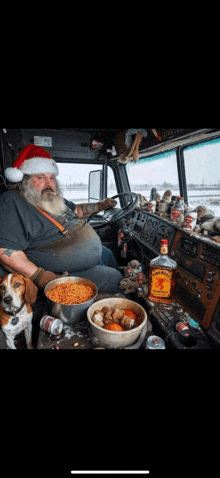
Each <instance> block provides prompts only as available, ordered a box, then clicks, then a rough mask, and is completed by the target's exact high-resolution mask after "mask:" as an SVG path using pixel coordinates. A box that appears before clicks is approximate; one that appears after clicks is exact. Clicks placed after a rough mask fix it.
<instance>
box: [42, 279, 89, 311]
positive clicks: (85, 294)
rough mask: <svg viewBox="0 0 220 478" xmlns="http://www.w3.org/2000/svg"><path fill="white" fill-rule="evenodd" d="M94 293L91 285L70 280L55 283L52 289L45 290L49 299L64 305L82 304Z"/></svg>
mask: <svg viewBox="0 0 220 478" xmlns="http://www.w3.org/2000/svg"><path fill="white" fill-rule="evenodd" d="M94 294H95V291H94V290H93V289H92V287H90V286H88V285H84V284H76V283H75V282H71V281H68V282H64V283H63V284H57V285H56V287H55V288H54V289H52V290H48V291H47V292H46V296H47V297H48V298H49V299H50V300H52V301H53V302H58V303H59V304H64V305H74V304H82V303H83V302H87V301H88V300H90V299H92V297H93V296H94Z"/></svg>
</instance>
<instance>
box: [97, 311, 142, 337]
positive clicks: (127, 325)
mask: <svg viewBox="0 0 220 478" xmlns="http://www.w3.org/2000/svg"><path fill="white" fill-rule="evenodd" d="M92 321H93V322H94V324H96V325H98V326H99V327H102V328H103V329H107V330H111V331H114V332H123V331H125V330H130V329H134V328H135V327H137V326H138V325H139V321H138V317H137V315H136V314H135V313H134V312H133V311H132V310H127V309H119V308H117V307H102V309H101V310H95V312H94V314H93V316H92Z"/></svg>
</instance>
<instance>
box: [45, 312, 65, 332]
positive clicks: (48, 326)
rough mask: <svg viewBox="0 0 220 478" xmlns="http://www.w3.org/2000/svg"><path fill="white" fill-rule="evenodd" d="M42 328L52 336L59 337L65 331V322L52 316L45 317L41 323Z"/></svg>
mask: <svg viewBox="0 0 220 478" xmlns="http://www.w3.org/2000/svg"><path fill="white" fill-rule="evenodd" d="M40 328H41V329H42V330H45V331H46V332H49V334H52V335H59V334H61V332H62V330H63V322H62V321H61V320H60V319H55V318H54V317H51V316H50V315H45V316H44V317H42V319H41V321H40Z"/></svg>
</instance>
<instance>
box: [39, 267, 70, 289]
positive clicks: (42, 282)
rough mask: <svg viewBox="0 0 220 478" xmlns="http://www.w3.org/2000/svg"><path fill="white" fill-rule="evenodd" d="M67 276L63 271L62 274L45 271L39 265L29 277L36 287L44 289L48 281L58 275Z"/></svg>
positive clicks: (56, 277)
mask: <svg viewBox="0 0 220 478" xmlns="http://www.w3.org/2000/svg"><path fill="white" fill-rule="evenodd" d="M66 276H68V272H64V273H63V274H62V275H57V274H54V273H53V272H51V271H45V269H42V267H39V268H38V269H37V271H36V272H35V274H33V276H31V277H30V279H31V280H32V282H34V284H35V285H36V286H37V287H38V289H44V287H46V285H47V284H49V282H51V281H52V280H54V279H58V278H59V277H66Z"/></svg>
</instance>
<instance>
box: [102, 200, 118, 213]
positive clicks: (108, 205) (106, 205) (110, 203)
mask: <svg viewBox="0 0 220 478" xmlns="http://www.w3.org/2000/svg"><path fill="white" fill-rule="evenodd" d="M98 204H99V205H100V208H101V209H99V210H100V211H104V210H105V209H110V208H111V207H115V206H116V204H117V201H116V200H115V199H112V198H107V199H103V201H100V202H99V203H98Z"/></svg>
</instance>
